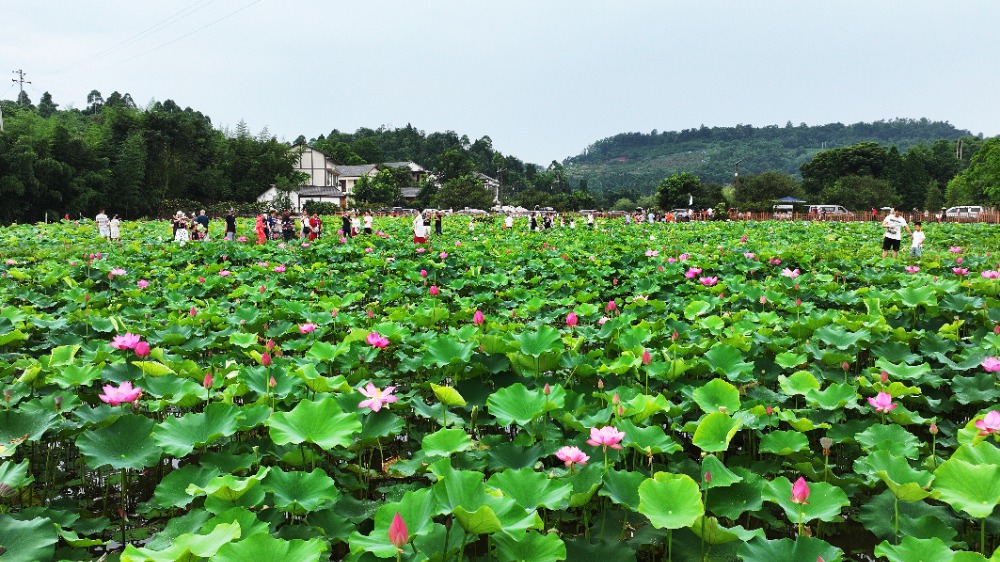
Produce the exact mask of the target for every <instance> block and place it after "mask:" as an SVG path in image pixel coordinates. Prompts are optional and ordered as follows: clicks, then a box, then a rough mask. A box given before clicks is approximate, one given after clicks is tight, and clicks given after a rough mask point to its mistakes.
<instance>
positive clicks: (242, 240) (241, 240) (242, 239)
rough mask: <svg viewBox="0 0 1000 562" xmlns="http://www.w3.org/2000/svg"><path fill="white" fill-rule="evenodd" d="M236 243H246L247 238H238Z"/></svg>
mask: <svg viewBox="0 0 1000 562" xmlns="http://www.w3.org/2000/svg"><path fill="white" fill-rule="evenodd" d="M236 241H237V242H246V241H247V237H246V236H240V237H239V238H237V239H236Z"/></svg>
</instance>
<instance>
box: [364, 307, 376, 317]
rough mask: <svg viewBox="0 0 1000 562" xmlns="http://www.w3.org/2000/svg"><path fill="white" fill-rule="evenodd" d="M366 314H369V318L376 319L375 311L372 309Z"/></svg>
mask: <svg viewBox="0 0 1000 562" xmlns="http://www.w3.org/2000/svg"><path fill="white" fill-rule="evenodd" d="M366 314H368V318H375V311H374V310H372V309H368V311H367V312H366Z"/></svg>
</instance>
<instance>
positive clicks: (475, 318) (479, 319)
mask: <svg viewBox="0 0 1000 562" xmlns="http://www.w3.org/2000/svg"><path fill="white" fill-rule="evenodd" d="M483 322H486V317H485V316H483V313H482V312H479V311H478V310H477V311H476V313H475V314H473V315H472V324H473V325H475V326H482V325H483Z"/></svg>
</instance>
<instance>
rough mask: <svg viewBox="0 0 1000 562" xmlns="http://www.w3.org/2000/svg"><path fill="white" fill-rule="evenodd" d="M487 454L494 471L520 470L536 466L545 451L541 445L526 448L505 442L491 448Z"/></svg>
mask: <svg viewBox="0 0 1000 562" xmlns="http://www.w3.org/2000/svg"><path fill="white" fill-rule="evenodd" d="M487 454H488V455H489V462H490V469H492V470H503V469H505V468H513V469H518V468H526V467H529V466H534V464H535V463H536V462H538V459H540V458H541V457H542V455H544V454H545V450H544V448H543V447H542V444H541V443H538V444H536V445H533V446H531V447H525V446H523V445H517V444H515V443H511V442H509V441H505V442H503V443H500V444H499V445H493V446H491V447H490V449H489V451H487Z"/></svg>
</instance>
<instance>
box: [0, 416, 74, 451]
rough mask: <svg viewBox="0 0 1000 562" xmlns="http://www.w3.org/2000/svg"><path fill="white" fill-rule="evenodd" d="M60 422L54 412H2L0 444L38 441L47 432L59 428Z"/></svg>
mask: <svg viewBox="0 0 1000 562" xmlns="http://www.w3.org/2000/svg"><path fill="white" fill-rule="evenodd" d="M60 421H61V418H60V417H59V415H58V414H57V413H56V412H53V411H44V410H34V411H27V410H25V409H23V408H21V409H12V410H0V444H2V445H7V444H8V443H11V442H15V441H16V440H19V439H24V440H26V441H38V439H39V438H40V437H41V436H42V435H44V434H45V432H46V431H48V430H50V429H53V428H55V427H57V426H59V422H60Z"/></svg>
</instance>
